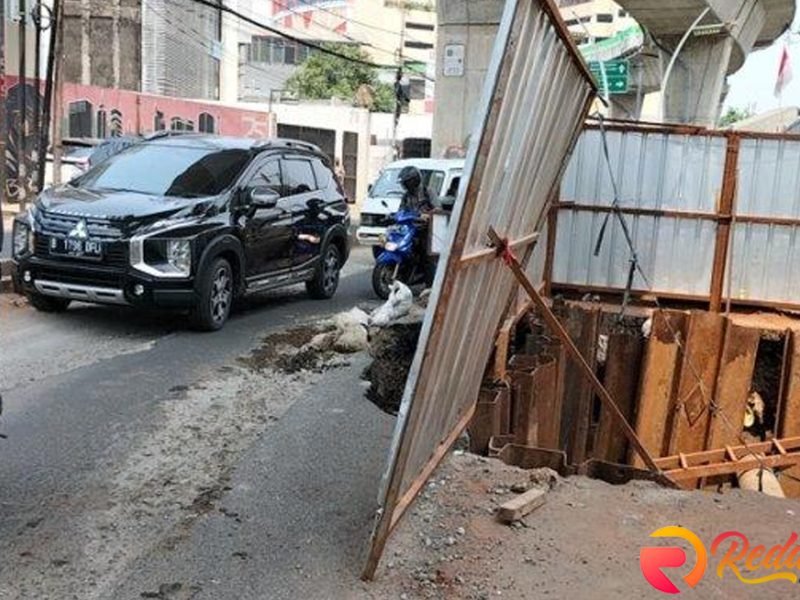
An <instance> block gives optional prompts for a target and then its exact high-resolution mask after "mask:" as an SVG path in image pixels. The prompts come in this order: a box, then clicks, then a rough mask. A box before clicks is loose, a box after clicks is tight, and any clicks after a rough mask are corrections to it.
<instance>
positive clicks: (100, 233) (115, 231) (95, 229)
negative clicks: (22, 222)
mask: <svg viewBox="0 0 800 600" xmlns="http://www.w3.org/2000/svg"><path fill="white" fill-rule="evenodd" d="M81 221H85V222H86V232H87V233H88V234H89V237H90V238H92V239H97V240H102V241H115V240H119V239H121V238H122V231H121V230H120V228H119V226H118V225H116V224H115V223H113V222H112V221H109V220H107V219H97V218H84V217H78V216H73V215H64V214H61V213H53V212H45V211H41V212H40V213H39V215H38V223H39V227H40V228H41V231H42V232H43V233H46V234H50V235H60V236H67V235H69V233H70V232H71V231H72V230H73V229H75V227H76V226H77V225H78V223H80V222H81Z"/></svg>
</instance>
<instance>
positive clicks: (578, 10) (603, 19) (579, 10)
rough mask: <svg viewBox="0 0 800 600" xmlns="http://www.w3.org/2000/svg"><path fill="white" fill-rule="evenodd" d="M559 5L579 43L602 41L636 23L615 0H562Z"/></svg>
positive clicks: (565, 20)
mask: <svg viewBox="0 0 800 600" xmlns="http://www.w3.org/2000/svg"><path fill="white" fill-rule="evenodd" d="M559 7H560V9H561V16H562V17H563V18H564V22H565V23H566V24H567V27H568V28H569V31H570V33H571V34H572V36H573V38H574V39H575V41H576V42H577V43H578V44H579V45H580V44H596V43H598V42H602V41H604V40H607V39H609V38H611V37H613V36H615V35H616V34H618V33H619V32H620V31H624V30H625V29H628V28H630V27H633V26H635V25H636V21H635V20H634V19H633V18H632V17H631V16H630V13H628V11H626V10H625V9H624V8H622V7H621V6H620V5H619V4H617V3H616V2H614V1H613V0H561V2H559Z"/></svg>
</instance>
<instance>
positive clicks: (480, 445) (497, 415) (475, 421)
mask: <svg viewBox="0 0 800 600" xmlns="http://www.w3.org/2000/svg"><path fill="white" fill-rule="evenodd" d="M507 395H508V390H507V389H506V388H500V389H486V388H484V389H482V390H481V391H480V395H479V396H478V405H477V407H476V408H475V415H474V416H473V417H472V421H471V422H470V424H469V427H468V431H469V450H470V452H474V453H475V454H486V453H487V452H488V451H489V440H490V439H492V438H493V437H495V436H498V435H500V434H501V433H502V431H501V424H502V419H503V417H502V411H503V407H504V406H505V405H506V404H505V403H506V401H505V396H507Z"/></svg>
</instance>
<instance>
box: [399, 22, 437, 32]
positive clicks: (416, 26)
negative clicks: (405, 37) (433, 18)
mask: <svg viewBox="0 0 800 600" xmlns="http://www.w3.org/2000/svg"><path fill="white" fill-rule="evenodd" d="M406 29H417V30H418V31H435V30H436V26H435V25H428V24H427V23H412V22H411V21H408V22H406Z"/></svg>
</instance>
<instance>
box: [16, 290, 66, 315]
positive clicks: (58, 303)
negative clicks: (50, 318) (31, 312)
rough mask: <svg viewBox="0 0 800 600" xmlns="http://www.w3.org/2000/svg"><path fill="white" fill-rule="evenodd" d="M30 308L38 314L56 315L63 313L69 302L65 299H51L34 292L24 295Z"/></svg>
mask: <svg viewBox="0 0 800 600" xmlns="http://www.w3.org/2000/svg"><path fill="white" fill-rule="evenodd" d="M25 296H26V297H27V298H28V302H30V303H31V306H33V308H35V309H36V310H38V311H39V312H48V313H57V312H64V311H65V310H67V309H68V308H69V305H70V303H71V302H72V301H71V300H68V299H67V298H53V297H51V296H44V295H42V294H37V293H36V292H29V293H27V294H25Z"/></svg>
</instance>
